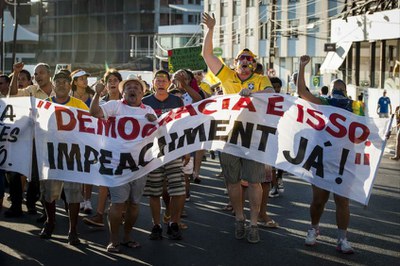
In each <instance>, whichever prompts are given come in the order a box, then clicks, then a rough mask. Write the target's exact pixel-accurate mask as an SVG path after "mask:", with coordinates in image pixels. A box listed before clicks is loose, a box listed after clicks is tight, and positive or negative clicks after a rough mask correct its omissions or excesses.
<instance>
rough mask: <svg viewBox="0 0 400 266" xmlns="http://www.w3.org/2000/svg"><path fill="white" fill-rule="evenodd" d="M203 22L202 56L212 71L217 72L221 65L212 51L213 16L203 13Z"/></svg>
mask: <svg viewBox="0 0 400 266" xmlns="http://www.w3.org/2000/svg"><path fill="white" fill-rule="evenodd" d="M202 20H203V24H204V25H205V27H206V28H207V29H206V34H205V36H204V41H203V51H202V53H203V58H204V61H205V62H206V64H207V66H208V68H209V69H210V70H211V72H212V73H214V74H217V73H218V71H220V69H221V67H222V62H221V61H220V60H219V59H218V57H216V56H215V55H214V53H213V40H212V39H213V34H214V26H215V16H214V14H212V16H210V15H209V14H208V13H203V17H202Z"/></svg>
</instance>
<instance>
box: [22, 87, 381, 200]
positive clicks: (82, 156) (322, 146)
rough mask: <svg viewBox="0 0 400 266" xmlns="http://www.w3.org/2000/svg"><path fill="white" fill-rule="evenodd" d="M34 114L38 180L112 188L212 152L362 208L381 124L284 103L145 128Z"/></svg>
mask: <svg viewBox="0 0 400 266" xmlns="http://www.w3.org/2000/svg"><path fill="white" fill-rule="evenodd" d="M36 106H37V109H38V110H37V111H38V114H39V118H38V123H36V130H35V132H36V147H37V155H38V164H39V171H40V173H41V178H43V179H60V180H66V181H73V182H81V183H90V184H95V185H104V186H109V187H111V186H117V185H121V184H124V183H126V182H129V181H131V180H134V179H136V178H140V177H143V176H145V175H146V174H147V173H149V172H150V171H152V170H154V169H156V168H158V167H160V166H161V165H163V164H165V163H167V162H169V161H171V160H174V159H175V158H178V157H181V156H183V155H185V154H188V153H190V152H193V151H196V150H199V149H213V150H220V151H222V152H226V153H231V154H234V155H237V156H240V157H243V158H247V159H251V160H255V161H258V162H261V163H266V164H269V165H273V166H275V167H278V168H280V169H283V170H285V171H288V172H290V173H292V174H294V175H296V176H297V177H299V178H302V179H304V180H306V181H308V182H310V183H312V184H315V185H316V186H318V187H321V188H324V189H327V190H329V191H332V192H334V193H336V194H339V195H342V196H345V197H348V198H351V199H353V200H355V201H358V202H360V203H363V204H367V203H368V199H369V195H370V193H371V189H372V184H373V181H374V178H375V175H376V171H377V169H378V166H379V161H380V158H381V156H382V153H383V146H384V144H385V130H386V126H387V122H388V120H386V119H373V118H368V117H361V116H356V115H354V114H352V113H350V112H347V111H345V110H342V109H338V108H334V107H331V106H322V105H314V104H311V103H309V102H306V101H304V100H302V99H299V98H296V97H292V96H288V95H282V94H253V96H252V97H240V96H239V95H226V96H215V97H213V98H208V99H205V100H203V101H201V102H198V103H195V104H193V105H187V106H185V107H181V108H178V109H174V110H171V111H170V112H168V113H166V114H164V115H163V116H162V117H160V118H159V119H158V120H157V121H155V122H153V123H151V122H148V121H147V120H146V119H144V117H139V116H124V117H115V118H110V119H109V120H107V121H106V120H102V119H96V118H93V117H91V116H90V114H89V113H88V112H87V111H84V110H78V109H74V108H69V107H66V106H60V105H57V104H54V103H49V102H44V101H42V100H37V105H36ZM20 156H23V154H21V155H20Z"/></svg>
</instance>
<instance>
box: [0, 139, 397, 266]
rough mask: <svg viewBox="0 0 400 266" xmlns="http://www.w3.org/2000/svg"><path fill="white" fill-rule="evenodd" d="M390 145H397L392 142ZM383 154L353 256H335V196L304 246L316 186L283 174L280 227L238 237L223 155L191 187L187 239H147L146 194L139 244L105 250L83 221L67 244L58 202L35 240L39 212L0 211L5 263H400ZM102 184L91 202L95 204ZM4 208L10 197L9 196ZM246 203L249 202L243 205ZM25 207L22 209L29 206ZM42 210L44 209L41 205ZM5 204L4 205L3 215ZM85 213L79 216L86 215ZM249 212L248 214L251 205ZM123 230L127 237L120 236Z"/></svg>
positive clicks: (276, 215)
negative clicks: (49, 232)
mask: <svg viewBox="0 0 400 266" xmlns="http://www.w3.org/2000/svg"><path fill="white" fill-rule="evenodd" d="M390 145H393V143H391V144H390ZM390 156H391V155H390V154H389V153H385V155H384V158H383V159H382V162H381V166H380V169H379V173H378V176H377V178H376V182H375V186H374V189H373V193H372V196H371V199H370V203H369V206H368V207H365V206H362V205H360V204H359V203H355V202H351V221H350V228H349V233H348V238H349V241H350V243H351V244H352V246H353V248H354V249H355V254H354V255H344V254H340V253H338V252H337V251H336V250H335V248H336V224H335V205H334V202H333V198H332V197H331V198H330V200H329V202H328V204H327V206H326V211H325V213H324V215H323V217H322V219H321V224H320V226H321V236H320V237H319V239H318V244H317V245H316V246H315V247H306V246H305V245H304V237H305V234H306V231H307V229H308V227H309V223H310V222H309V209H308V207H309V203H310V201H311V188H310V185H309V184H307V183H306V182H304V181H302V180H299V179H297V178H295V177H293V176H290V175H284V185H285V192H284V193H283V194H281V196H280V197H278V198H273V199H269V204H268V205H269V206H268V211H269V214H270V216H271V217H272V218H273V219H274V220H275V221H276V222H278V223H279V224H280V228H278V229H260V236H261V242H260V243H258V244H249V243H247V241H246V240H236V239H235V238H234V234H233V230H234V218H233V216H232V214H231V213H230V212H227V211H224V210H222V208H223V207H224V206H225V205H226V203H227V202H228V199H227V195H225V194H224V189H225V188H224V182H223V180H222V179H221V178H220V177H217V174H218V173H219V172H220V168H219V164H218V158H217V160H211V159H210V158H209V157H208V158H207V161H206V162H203V170H202V172H201V178H202V182H201V183H200V184H194V183H192V184H191V201H190V202H187V203H186V207H185V209H186V212H187V214H188V217H187V218H184V219H183V222H184V223H186V224H187V225H188V229H186V230H184V231H183V240H182V241H171V240H168V239H167V237H166V227H165V226H164V228H163V233H164V236H165V238H164V239H163V240H159V241H151V240H149V239H148V235H149V231H150V230H151V227H152V223H151V216H150V211H149V206H148V200H147V199H146V198H143V203H142V206H141V213H140V217H139V219H138V221H137V224H136V225H135V228H134V232H133V238H134V239H135V240H136V241H139V242H140V243H141V244H142V247H141V248H140V249H128V248H125V247H124V248H122V250H121V251H122V252H121V253H120V254H111V253H107V252H106V250H105V247H106V245H107V243H108V230H107V229H103V230H101V229H96V228H89V227H88V226H86V225H85V224H83V223H82V222H81V221H80V223H79V229H78V230H79V233H80V238H81V241H82V244H81V245H80V246H77V247H73V246H70V245H68V244H67V233H68V218H67V216H66V214H65V211H64V210H63V203H62V202H59V204H58V212H57V225H56V230H55V233H54V235H53V236H54V237H53V238H52V239H51V240H43V239H40V238H39V237H38V233H39V232H40V229H41V225H40V224H38V223H37V222H36V219H37V218H38V216H39V215H37V216H35V215H33V216H32V215H28V214H25V215H24V216H23V217H22V218H14V219H6V218H4V216H3V215H1V216H0V265H2V266H8V265H108V264H111V263H113V262H118V263H119V265H125V264H126V265H128V264H129V265H340V264H344V265H397V264H398V263H399V261H400V254H399V251H400V204H399V202H400V201H399V199H400V161H392V160H390V159H389V157H390ZM96 193H97V189H96V188H94V195H93V199H92V204H93V205H94V207H95V206H96V196H97V194H96ZM4 204H5V205H6V206H7V207H8V204H9V202H7V201H6V200H5V203H4ZM246 206H248V203H246ZM24 207H25V206H24ZM38 208H39V210H40V211H41V207H40V206H39V205H38ZM5 209H6V208H3V212H4V210H5ZM82 217H84V214H81V218H82ZM247 217H249V213H248V209H247ZM121 235H122V234H121Z"/></svg>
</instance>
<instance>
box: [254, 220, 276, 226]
mask: <svg viewBox="0 0 400 266" xmlns="http://www.w3.org/2000/svg"><path fill="white" fill-rule="evenodd" d="M258 223H259V225H260V227H265V228H278V227H279V224H278V223H277V222H275V221H274V220H272V219H271V220H269V221H268V222H266V221H259V222H258Z"/></svg>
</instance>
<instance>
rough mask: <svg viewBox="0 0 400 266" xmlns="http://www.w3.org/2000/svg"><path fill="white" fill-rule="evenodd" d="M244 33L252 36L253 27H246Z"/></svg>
mask: <svg viewBox="0 0 400 266" xmlns="http://www.w3.org/2000/svg"><path fill="white" fill-rule="evenodd" d="M246 35H247V36H253V35H254V29H253V28H250V29H249V28H247V29H246Z"/></svg>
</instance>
